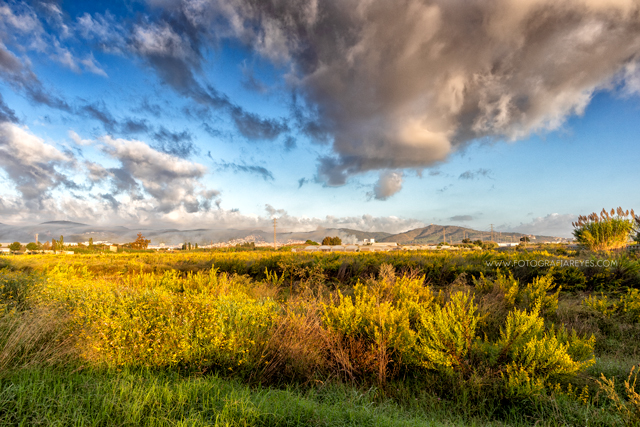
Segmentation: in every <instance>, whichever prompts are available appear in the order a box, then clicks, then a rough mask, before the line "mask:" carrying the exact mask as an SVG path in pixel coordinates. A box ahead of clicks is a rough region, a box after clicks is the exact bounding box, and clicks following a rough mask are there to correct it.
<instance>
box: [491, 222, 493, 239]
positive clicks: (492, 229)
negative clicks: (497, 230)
mask: <svg viewBox="0 0 640 427" xmlns="http://www.w3.org/2000/svg"><path fill="white" fill-rule="evenodd" d="M491 241H492V242H493V224H491Z"/></svg>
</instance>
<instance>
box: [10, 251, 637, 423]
mask: <svg viewBox="0 0 640 427" xmlns="http://www.w3.org/2000/svg"><path fill="white" fill-rule="evenodd" d="M558 255H560V254H558ZM522 256H525V257H529V258H530V259H533V258H532V257H537V258H544V257H550V256H551V255H550V254H548V253H542V254H533V255H532V254H515V253H514V254H511V255H509V254H506V255H505V254H500V255H493V254H491V253H487V254H483V255H480V256H479V255H476V254H468V255H463V254H462V255H456V256H455V257H452V256H451V255H449V254H433V253H431V254H423V255H421V254H415V255H411V256H407V255H398V256H395V255H394V256H393V257H389V256H383V257H381V256H379V255H375V256H371V255H368V254H365V255H358V254H355V255H347V254H342V255H341V254H337V255H336V254H330V255H326V256H324V255H320V256H317V255H314V256H311V257H310V256H306V255H300V256H299V255H293V254H290V255H286V256H282V255H280V254H273V255H265V254H259V255H253V254H247V255H242V256H235V255H231V256H230V255H218V254H215V253H213V254H206V253H197V254H179V255H171V254H163V255H160V254H157V255H156V254H144V255H136V254H127V255H122V254H118V255H109V256H74V257H72V258H71V257H70V258H65V257H60V256H34V257H20V258H11V259H10V260H8V261H6V260H0V262H4V264H5V266H4V268H2V269H0V425H105V426H106V425H114V426H115V425H118V426H119V425H132V426H133V425H243V426H249V425H336V426H339V425H436V426H437V425H549V426H555V425H558V426H560V425H576V426H578V425H580V426H584V425H588V426H610V425H621V426H622V425H638V424H639V423H640V395H639V394H638V391H640V384H638V383H637V381H636V378H637V366H636V364H637V363H638V361H640V346H639V345H638V342H640V293H639V291H638V288H640V280H638V277H639V276H638V273H639V272H640V265H639V264H638V261H637V260H636V259H629V258H623V259H621V260H620V261H621V263H619V264H618V267H616V268H613V269H608V270H606V271H605V270H597V269H593V268H592V269H590V270H589V269H584V270H578V269H575V268H574V269H562V268H560V269H555V268H554V269H546V270H536V269H535V268H530V269H528V270H527V271H522V270H521V271H517V270H514V272H512V271H509V270H504V269H503V270H500V269H496V268H495V267H490V266H488V265H487V263H486V261H487V259H489V260H491V258H492V257H500V259H501V260H509V259H511V258H513V259H516V257H522ZM494 260H495V259H494ZM218 266H220V267H218ZM238 273H239V274H238ZM578 279H579V280H578ZM614 279H615V280H614ZM564 286H566V287H567V288H568V289H565V287H564ZM591 286H594V287H595V288H591V289H589V288H590V287H591ZM594 290H598V291H600V292H594Z"/></svg>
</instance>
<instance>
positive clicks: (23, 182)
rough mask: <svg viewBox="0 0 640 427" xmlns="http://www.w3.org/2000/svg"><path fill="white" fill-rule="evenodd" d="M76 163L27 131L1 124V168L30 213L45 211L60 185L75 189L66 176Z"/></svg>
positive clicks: (11, 124)
mask: <svg viewBox="0 0 640 427" xmlns="http://www.w3.org/2000/svg"><path fill="white" fill-rule="evenodd" d="M72 161H73V159H72V158H70V157H69V155H68V154H65V153H62V152H61V151H60V150H58V149H57V148H55V147H53V146H52V145H49V144H47V143H45V142H44V141H43V140H42V138H39V137H37V136H35V135H33V134H32V133H30V132H29V131H28V130H27V129H25V128H22V127H19V126H17V125H15V124H13V123H9V122H5V123H0V167H2V168H3V169H4V170H5V171H6V172H7V175H8V177H9V179H10V180H11V181H12V182H13V183H14V185H15V187H16V190H17V191H18V192H19V193H20V195H21V199H22V201H23V203H24V204H25V206H26V207H28V208H29V209H30V210H38V209H42V207H43V201H44V200H45V199H47V198H48V197H49V195H50V193H51V190H53V189H55V188H56V187H58V186H59V185H67V186H69V187H72V186H74V184H73V183H72V181H71V180H69V179H68V178H67V176H66V175H65V174H64V173H63V170H64V169H66V168H67V167H68V166H69V164H70V163H71V162H72Z"/></svg>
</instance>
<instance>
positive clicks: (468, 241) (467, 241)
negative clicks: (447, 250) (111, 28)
mask: <svg viewBox="0 0 640 427" xmlns="http://www.w3.org/2000/svg"><path fill="white" fill-rule="evenodd" d="M462 243H471V239H469V238H468V237H467V238H466V239H462Z"/></svg>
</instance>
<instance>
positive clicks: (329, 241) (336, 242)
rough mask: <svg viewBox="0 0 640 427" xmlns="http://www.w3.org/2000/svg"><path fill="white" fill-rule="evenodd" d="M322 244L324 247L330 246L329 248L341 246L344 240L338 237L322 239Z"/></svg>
mask: <svg viewBox="0 0 640 427" xmlns="http://www.w3.org/2000/svg"><path fill="white" fill-rule="evenodd" d="M322 244H323V245H328V246H336V245H341V244H342V239H340V238H339V237H338V236H335V237H329V236H327V237H325V238H324V239H322Z"/></svg>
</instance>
